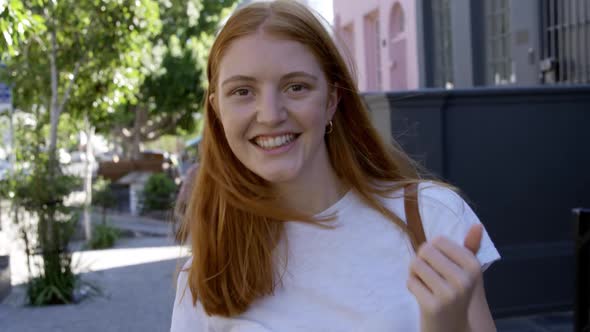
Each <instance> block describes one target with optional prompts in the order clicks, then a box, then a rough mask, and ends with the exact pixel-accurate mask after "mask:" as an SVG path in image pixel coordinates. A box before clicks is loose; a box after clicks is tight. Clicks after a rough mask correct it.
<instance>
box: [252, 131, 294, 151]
mask: <svg viewBox="0 0 590 332" xmlns="http://www.w3.org/2000/svg"><path fill="white" fill-rule="evenodd" d="M297 137H299V134H296V133H287V134H282V135H276V136H265V135H260V136H256V137H254V138H253V139H252V140H251V142H252V143H254V144H256V145H258V146H259V147H261V148H263V149H265V150H271V149H276V148H280V147H282V146H285V145H288V144H289V143H291V142H293V141H294V140H296V139H297Z"/></svg>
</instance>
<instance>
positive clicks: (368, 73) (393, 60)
mask: <svg viewBox="0 0 590 332" xmlns="http://www.w3.org/2000/svg"><path fill="white" fill-rule="evenodd" d="M416 22H417V21H416V0H365V1H349V0H334V29H335V31H336V35H337V38H339V39H340V40H341V41H342V42H343V43H344V44H346V48H347V51H349V54H350V56H351V57H352V61H353V63H354V66H355V67H356V74H357V79H358V84H359V89H360V90H361V91H391V90H406V89H416V88H418V87H419V86H420V82H419V72H418V47H417V35H418V33H417V23H416ZM377 35H378V36H377Z"/></svg>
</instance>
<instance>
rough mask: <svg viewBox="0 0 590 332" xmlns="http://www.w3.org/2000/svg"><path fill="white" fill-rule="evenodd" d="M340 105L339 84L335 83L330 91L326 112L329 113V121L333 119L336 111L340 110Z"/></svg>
mask: <svg viewBox="0 0 590 332" xmlns="http://www.w3.org/2000/svg"><path fill="white" fill-rule="evenodd" d="M339 103H340V91H339V89H338V83H334V84H333V85H332V86H331V87H330V91H329V93H328V103H327V107H326V110H327V111H328V119H332V118H333V117H334V114H335V113H336V110H337V109H338V104H339Z"/></svg>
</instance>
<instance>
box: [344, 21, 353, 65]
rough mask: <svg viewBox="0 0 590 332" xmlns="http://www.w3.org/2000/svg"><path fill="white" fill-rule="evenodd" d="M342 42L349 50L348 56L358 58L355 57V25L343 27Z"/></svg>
mask: <svg viewBox="0 0 590 332" xmlns="http://www.w3.org/2000/svg"><path fill="white" fill-rule="evenodd" d="M341 36H342V41H343V42H344V45H345V46H346V48H347V51H348V53H349V54H348V55H349V56H351V57H352V58H353V59H354V58H355V57H356V55H355V47H354V25H353V24H352V23H350V24H347V25H345V26H344V27H342V33H341Z"/></svg>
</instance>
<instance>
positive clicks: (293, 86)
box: [287, 83, 307, 92]
mask: <svg viewBox="0 0 590 332" xmlns="http://www.w3.org/2000/svg"><path fill="white" fill-rule="evenodd" d="M305 89H307V87H306V86H305V85H304V84H299V83H296V84H291V85H289V87H288V88H287V90H289V91H290V92H302V91H304V90H305Z"/></svg>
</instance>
